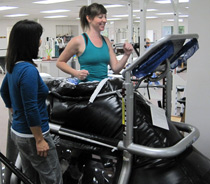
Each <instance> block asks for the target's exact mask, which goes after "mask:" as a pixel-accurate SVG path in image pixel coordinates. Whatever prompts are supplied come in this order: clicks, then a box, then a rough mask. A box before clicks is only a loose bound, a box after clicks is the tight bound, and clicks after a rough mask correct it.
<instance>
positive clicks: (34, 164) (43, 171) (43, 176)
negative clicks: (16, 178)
mask: <svg viewBox="0 0 210 184" xmlns="http://www.w3.org/2000/svg"><path fill="white" fill-rule="evenodd" d="M11 138H12V140H13V141H14V143H15V144H16V146H17V148H18V150H19V153H20V157H21V163H22V169H23V173H24V174H25V175H26V176H27V177H28V178H29V179H30V180H31V181H32V182H33V183H35V184H40V183H41V184H62V183H63V180H62V173H61V169H60V163H59V160H58V155H57V151H56V148H55V144H54V142H53V140H52V137H51V136H50V134H49V133H47V134H45V135H44V139H45V141H46V142H47V143H48V145H49V148H50V149H49V150H48V155H47V157H41V156H39V155H37V150H36V142H35V139H34V138H24V137H20V136H17V135H16V134H14V133H13V132H12V131H11Z"/></svg>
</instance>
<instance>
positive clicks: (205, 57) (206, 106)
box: [186, 0, 210, 158]
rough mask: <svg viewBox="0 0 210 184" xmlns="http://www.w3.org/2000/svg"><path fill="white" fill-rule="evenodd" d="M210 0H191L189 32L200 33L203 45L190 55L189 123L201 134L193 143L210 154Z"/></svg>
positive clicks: (208, 155)
mask: <svg viewBox="0 0 210 184" xmlns="http://www.w3.org/2000/svg"><path fill="white" fill-rule="evenodd" d="M209 7H210V1H209V0H202V3H199V8H198V1H197V0H191V1H190V8H189V11H190V15H189V32H190V33H198V34H199V45H200V49H199V50H198V51H197V52H196V53H195V55H194V56H193V57H192V58H190V61H189V62H188V70H187V74H188V76H187V79H188V81H187V102H186V103H187V109H186V123H189V124H192V125H195V126H196V127H197V128H198V129H199V130H200V134H201V135H200V138H199V139H198V141H197V142H196V143H195V144H194V145H195V147H196V148H198V150H199V151H201V152H202V153H203V154H204V155H206V156H207V157H208V158H210V148H209V143H210V71H209V69H210V51H209V43H210V34H209V30H210V24H209V22H208V21H207V20H208V18H209V17H210V11H209Z"/></svg>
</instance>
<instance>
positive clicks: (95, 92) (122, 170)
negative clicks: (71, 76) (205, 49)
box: [44, 34, 210, 184]
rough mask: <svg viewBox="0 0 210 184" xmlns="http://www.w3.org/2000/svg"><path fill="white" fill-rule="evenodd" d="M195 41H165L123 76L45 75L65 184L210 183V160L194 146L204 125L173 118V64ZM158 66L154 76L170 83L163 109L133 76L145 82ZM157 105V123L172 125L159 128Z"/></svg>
mask: <svg viewBox="0 0 210 184" xmlns="http://www.w3.org/2000/svg"><path fill="white" fill-rule="evenodd" d="M197 38H198V35H196V34H187V35H170V36H167V37H165V38H163V39H161V40H160V41H158V42H157V43H156V44H154V45H153V47H151V48H150V49H148V51H146V52H145V54H144V55H142V56H141V57H139V58H137V59H136V60H135V61H134V62H133V63H132V64H131V65H129V66H128V67H127V68H126V69H125V70H124V71H123V73H122V76H123V78H116V79H109V80H108V79H105V80H103V81H101V82H100V83H99V82H87V83H79V84H78V85H75V84H73V83H70V82H69V80H67V79H65V78H57V79H56V78H51V79H50V78H47V79H44V81H45V83H46V84H47V86H48V87H49V89H50V95H49V98H48V100H47V105H48V112H49V119H50V128H51V133H52V136H53V138H54V141H55V143H56V146H57V150H58V155H59V159H60V163H61V167H62V170H63V178H64V183H75V184H76V183H82V184H91V183H93V184H96V183H99V184H105V183H106V184H136V183H142V184H157V183H161V184H163V183H167V184H177V183H183V184H197V183H199V184H206V183H210V177H209V176H210V160H209V159H208V158H206V157H205V156H203V155H202V154H201V153H200V152H199V151H197V150H196V149H195V148H194V147H193V146H192V144H193V143H194V142H195V141H196V140H197V139H198V137H199V131H198V129H197V128H196V127H194V126H192V125H189V124H184V123H175V122H172V121H171V120H170V108H171V106H170V99H171V96H170V93H171V71H170V70H171V65H172V64H174V62H176V59H177V58H178V57H179V56H180V55H183V54H184V53H185V52H189V50H190V51H191V50H197V49H198V43H197ZM187 40H188V42H187V43H186V41H187ZM192 42H193V44H192ZM188 43H190V46H189V44H188ZM186 45H187V46H186ZM182 49H186V50H185V52H183V50H182ZM191 56H192V55H191ZM154 71H159V72H160V75H159V76H158V77H157V79H155V80H160V79H164V81H165V82H164V84H163V87H164V94H163V109H164V110H165V113H162V109H161V114H158V113H159V111H160V109H159V108H158V109H156V108H154V107H153V106H152V105H151V104H150V103H149V102H148V101H147V100H146V99H144V98H143V97H142V95H141V94H139V93H138V90H137V89H138V88H137V87H136V86H135V87H134V86H133V82H132V77H131V76H132V75H135V76H137V78H138V80H139V82H138V85H140V83H141V81H143V79H145V78H146V77H148V76H151V74H152V73H153V72H154ZM154 109H156V110H157V111H155V115H157V114H158V116H156V117H157V118H156V120H157V119H159V118H160V120H161V122H162V121H163V119H164V118H163V117H165V119H166V125H167V126H168V130H167V129H165V128H163V127H161V126H160V125H153V123H154V119H152V118H153V114H151V111H152V110H154ZM183 132H185V133H184V135H183Z"/></svg>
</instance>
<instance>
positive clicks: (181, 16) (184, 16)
mask: <svg viewBox="0 0 210 184" xmlns="http://www.w3.org/2000/svg"><path fill="white" fill-rule="evenodd" d="M179 17H183V18H184V17H189V15H179Z"/></svg>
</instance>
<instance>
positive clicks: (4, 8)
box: [0, 6, 18, 11]
mask: <svg viewBox="0 0 210 184" xmlns="http://www.w3.org/2000/svg"><path fill="white" fill-rule="evenodd" d="M15 8H18V7H16V6H0V11H3V10H11V9H15Z"/></svg>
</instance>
